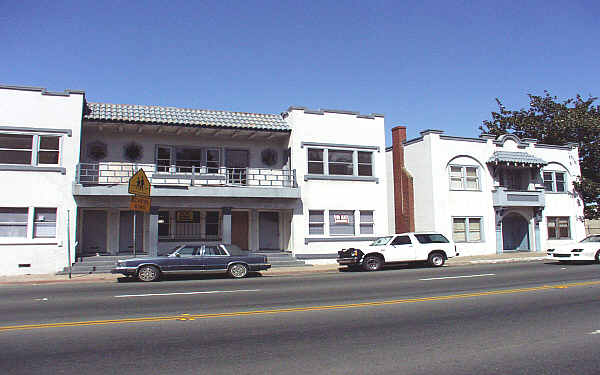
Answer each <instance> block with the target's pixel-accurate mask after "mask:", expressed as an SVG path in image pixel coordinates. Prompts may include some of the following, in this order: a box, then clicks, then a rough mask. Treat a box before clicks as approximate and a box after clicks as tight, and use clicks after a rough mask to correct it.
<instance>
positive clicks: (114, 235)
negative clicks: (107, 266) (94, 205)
mask: <svg viewBox="0 0 600 375" xmlns="http://www.w3.org/2000/svg"><path fill="white" fill-rule="evenodd" d="M106 217H107V219H106V220H107V226H108V227H107V230H106V235H107V237H108V238H107V239H106V247H107V251H108V252H109V253H110V254H114V255H116V254H118V253H119V224H120V220H121V211H119V210H118V209H111V210H108V212H107V213H106Z"/></svg>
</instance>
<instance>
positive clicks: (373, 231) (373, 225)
mask: <svg viewBox="0 0 600 375" xmlns="http://www.w3.org/2000/svg"><path fill="white" fill-rule="evenodd" d="M363 212H365V213H368V212H370V213H371V221H363V220H362V219H363V217H362V213H363ZM358 218H359V223H358V230H359V232H358V233H360V234H361V235H373V234H375V211H374V210H359V211H358ZM367 225H368V226H369V227H370V228H371V233H363V229H362V228H363V226H367Z"/></svg>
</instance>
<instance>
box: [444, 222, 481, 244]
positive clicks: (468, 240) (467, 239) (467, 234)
mask: <svg viewBox="0 0 600 375" xmlns="http://www.w3.org/2000/svg"><path fill="white" fill-rule="evenodd" d="M457 219H458V220H464V221H465V240H464V241H457V240H456V237H455V235H454V233H455V231H454V220H457ZM471 220H479V240H478V241H476V240H471V236H470V233H471V228H470V222H471ZM451 226H452V241H454V242H456V243H481V242H485V236H484V226H483V217H482V216H453V217H452V221H451Z"/></svg>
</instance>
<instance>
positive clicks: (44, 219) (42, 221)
mask: <svg viewBox="0 0 600 375" xmlns="http://www.w3.org/2000/svg"><path fill="white" fill-rule="evenodd" d="M54 237H56V208H35V210H34V218H33V238H54Z"/></svg>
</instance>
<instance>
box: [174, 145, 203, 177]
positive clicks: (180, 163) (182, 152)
mask: <svg viewBox="0 0 600 375" xmlns="http://www.w3.org/2000/svg"><path fill="white" fill-rule="evenodd" d="M175 160H176V164H177V172H178V173H192V170H195V171H196V173H198V172H200V170H199V168H200V165H201V163H202V161H201V160H202V151H201V150H200V149H199V148H177V150H176V152H175ZM194 167H195V168H194Z"/></svg>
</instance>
